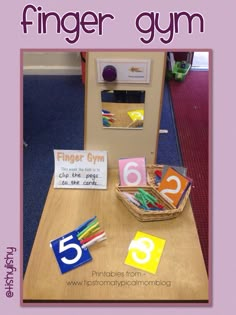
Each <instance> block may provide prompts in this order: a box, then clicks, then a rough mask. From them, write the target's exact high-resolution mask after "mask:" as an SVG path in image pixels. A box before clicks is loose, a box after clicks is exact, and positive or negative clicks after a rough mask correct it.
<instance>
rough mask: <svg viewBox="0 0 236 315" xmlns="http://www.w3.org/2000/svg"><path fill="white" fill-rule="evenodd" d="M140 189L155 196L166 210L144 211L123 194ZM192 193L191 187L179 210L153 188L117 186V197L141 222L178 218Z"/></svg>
mask: <svg viewBox="0 0 236 315" xmlns="http://www.w3.org/2000/svg"><path fill="white" fill-rule="evenodd" d="M138 188H142V189H144V190H145V191H146V192H148V193H150V194H152V195H153V196H155V197H156V198H157V200H158V202H160V203H161V204H163V205H164V206H165V210H160V211H158V210H144V209H142V208H139V207H138V206H136V205H135V204H134V203H132V202H131V201H129V200H128V199H127V198H126V197H125V196H124V194H123V192H127V193H131V194H132V193H135V192H136V191H137V190H138ZM190 191H191V187H189V188H188V190H187V191H186V193H185V196H184V198H183V199H182V201H181V203H180V205H179V207H178V208H174V206H173V205H172V204H170V203H169V202H168V201H166V200H165V198H164V197H163V196H162V195H161V194H160V193H159V192H158V191H157V189H156V188H155V187H153V186H144V187H137V186H135V187H134V186H132V187H131V186H117V187H116V194H117V197H118V198H119V199H120V200H121V201H122V202H123V204H124V205H125V206H126V208H127V209H128V210H129V211H130V212H131V213H132V214H133V215H134V216H135V217H136V218H137V219H138V220H139V221H161V220H168V219H173V218H176V217H177V216H178V215H180V214H181V213H182V211H183V209H184V207H185V204H186V202H187V200H188V197H189V194H190Z"/></svg>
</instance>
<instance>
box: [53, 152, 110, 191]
mask: <svg viewBox="0 0 236 315" xmlns="http://www.w3.org/2000/svg"><path fill="white" fill-rule="evenodd" d="M54 161H55V172H54V188H84V189H106V188H107V152H106V151H78V150H76V151H75V150H54Z"/></svg>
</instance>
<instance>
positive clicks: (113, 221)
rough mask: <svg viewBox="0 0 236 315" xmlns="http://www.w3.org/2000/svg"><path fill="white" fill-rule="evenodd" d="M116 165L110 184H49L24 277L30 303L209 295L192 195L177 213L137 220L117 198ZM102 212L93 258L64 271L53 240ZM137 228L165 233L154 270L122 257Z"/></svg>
mask: <svg viewBox="0 0 236 315" xmlns="http://www.w3.org/2000/svg"><path fill="white" fill-rule="evenodd" d="M117 181H118V173H117V170H115V169H109V172H108V189H107V190H76V189H74V190H73V189H54V188H53V181H52V183H51V186H50V189H49V193H48V197H47V200H46V203H45V207H44V210H43V213H42V217H41V220H40V224H39V227H38V231H37V234H36V238H35V241H34V245H33V248H32V252H31V256H30V259H29V263H28V266H27V270H26V273H25V278H24V282H23V301H24V302H36V301H37V302H39V301H41V302H43V301H47V302H61V301H66V302H71V301H73V302H79V303H81V302H114V301H123V302H131V301H132V302H140V301H145V302H179V301H182V302H186V301H188V302H207V300H208V277H207V273H206V269H205V265H204V261H203V256H202V252H201V248H200V244H199V239H198V234H197V230H196V226H195V222H194V218H193V213H192V208H191V205H190V202H189V201H188V202H187V205H186V207H185V209H184V212H183V213H182V214H181V216H179V217H178V218H176V219H172V220H168V221H155V222H139V221H137V219H136V218H135V217H134V216H133V215H132V214H131V213H130V212H128V210H127V209H126V208H125V206H124V205H123V204H122V202H121V201H120V200H119V199H117V197H116V193H115V190H114V187H115V185H116V184H117ZM94 215H96V216H97V217H98V220H99V222H100V224H101V226H102V227H103V228H104V230H105V231H106V234H107V240H105V241H103V242H101V243H98V244H95V245H93V246H92V247H91V249H90V252H91V254H92V257H93V260H92V261H91V262H89V263H87V264H84V265H82V266H81V267H78V268H76V269H74V270H71V271H69V272H67V273H65V274H61V273H60V270H59V268H58V265H57V262H56V259H55V256H54V254H53V251H52V249H51V248H50V246H49V243H50V241H51V240H53V239H55V238H57V237H60V236H62V235H64V234H66V233H68V232H70V231H72V230H73V229H75V228H76V227H77V226H78V225H80V224H81V223H83V222H84V221H86V220H87V219H89V218H91V217H92V216H94ZM137 231H142V232H144V233H149V234H152V235H155V236H157V237H160V238H163V239H165V240H166V245H165V249H164V251H163V255H162V258H161V261H160V264H159V267H158V270H157V273H156V274H155V275H153V274H149V273H146V272H143V271H141V270H139V269H135V268H133V267H131V266H128V265H126V264H124V261H125V258H126V256H127V252H128V247H129V244H130V242H131V240H132V239H133V237H134V235H135V233H136V232H137Z"/></svg>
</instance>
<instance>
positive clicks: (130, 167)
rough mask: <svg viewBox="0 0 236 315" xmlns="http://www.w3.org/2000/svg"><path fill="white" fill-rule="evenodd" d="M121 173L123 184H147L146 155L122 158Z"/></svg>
mask: <svg viewBox="0 0 236 315" xmlns="http://www.w3.org/2000/svg"><path fill="white" fill-rule="evenodd" d="M119 175H120V185H121V186H144V185H147V171H146V161H145V158H144V157H140V158H130V159H120V160H119Z"/></svg>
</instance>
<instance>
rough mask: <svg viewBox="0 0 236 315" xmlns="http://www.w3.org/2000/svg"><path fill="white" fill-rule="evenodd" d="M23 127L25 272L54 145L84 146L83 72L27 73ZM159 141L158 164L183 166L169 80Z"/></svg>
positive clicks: (41, 208)
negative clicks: (59, 74)
mask: <svg viewBox="0 0 236 315" xmlns="http://www.w3.org/2000/svg"><path fill="white" fill-rule="evenodd" d="M23 83H24V84H23V104H24V112H23V119H24V122H23V132H24V141H25V142H26V143H27V144H28V146H27V147H25V148H24V153H23V167H24V169H23V272H25V270H26V267H27V263H28V259H29V256H30V252H31V249H32V245H33V242H34V238H35V234H36V231H37V228H38V224H39V220H40V217H41V214H42V210H43V207H44V203H45V200H46V196H47V192H48V189H49V185H50V182H51V178H52V175H53V172H54V156H53V150H54V149H71V150H83V146H84V144H83V141H84V86H83V84H82V80H81V77H80V76H25V77H24V82H23ZM161 129H167V130H168V134H160V137H159V146H158V158H157V162H158V163H159V164H169V165H182V161H181V155H180V150H179V145H178V140H177V134H176V130H175V122H174V116H173V111H172V104H171V98H170V92H169V87H168V83H166V84H165V89H164V98H163V109H162V115H161Z"/></svg>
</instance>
